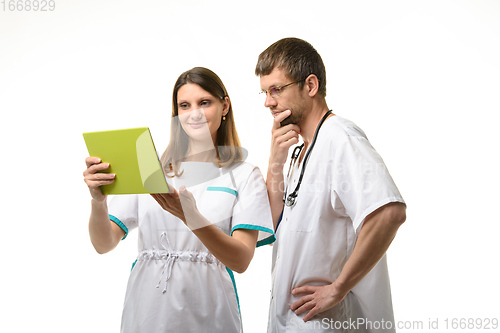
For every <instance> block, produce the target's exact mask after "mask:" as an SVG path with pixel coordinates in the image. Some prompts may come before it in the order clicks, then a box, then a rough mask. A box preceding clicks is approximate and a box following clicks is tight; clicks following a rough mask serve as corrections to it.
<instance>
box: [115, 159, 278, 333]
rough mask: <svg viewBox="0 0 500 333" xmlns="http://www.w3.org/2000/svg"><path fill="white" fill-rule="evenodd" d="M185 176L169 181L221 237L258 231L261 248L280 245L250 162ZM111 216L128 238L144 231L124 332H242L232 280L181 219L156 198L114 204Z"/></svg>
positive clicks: (193, 169) (203, 167) (189, 166)
mask: <svg viewBox="0 0 500 333" xmlns="http://www.w3.org/2000/svg"><path fill="white" fill-rule="evenodd" d="M180 170H184V173H183V175H182V176H181V177H175V178H173V179H170V180H169V182H172V183H173V186H174V187H175V188H176V189H179V187H180V186H182V185H185V186H186V188H187V189H188V190H189V191H190V192H191V193H192V194H193V196H194V197H195V199H196V205H197V207H198V210H199V211H200V213H201V214H202V215H203V216H204V217H206V218H207V219H208V220H209V221H210V222H212V223H213V224H214V225H216V226H217V227H218V228H219V229H220V230H222V231H223V232H224V233H226V234H227V235H232V233H233V232H234V230H236V229H253V230H258V231H259V237H258V243H257V246H260V245H264V244H270V243H272V242H273V241H274V233H273V230H272V218H271V211H270V208H269V200H268V196H267V191H266V186H265V183H264V180H263V177H262V175H261V173H260V171H259V170H258V168H256V167H254V166H252V165H250V164H248V163H244V162H241V163H238V164H235V165H233V166H231V167H227V168H218V167H216V166H214V165H213V164H211V163H201V162H184V163H182V164H181V167H180ZM109 214H110V219H111V220H112V221H114V222H115V223H117V224H118V225H119V226H120V227H121V228H122V229H123V230H124V231H125V232H126V233H127V234H128V233H129V232H130V231H131V230H132V229H135V228H138V231H139V235H138V238H139V254H138V257H137V261H136V263H135V264H134V266H133V269H132V272H131V274H130V278H129V283H128V286H127V292H126V296H125V304H124V309H123V316H122V327H121V331H122V332H124V333H132V332H134V333H138V332H155V333H160V332H176V333H177V332H183V333H184V332H185V333H189V332H193V333H199V332H241V330H242V328H241V327H242V325H241V319H240V313H239V304H238V295H237V292H236V285H235V282H234V277H233V273H232V272H231V270H229V269H228V268H226V267H225V266H224V265H223V264H222V263H221V262H220V261H219V260H218V259H217V258H215V256H214V255H212V254H211V253H210V252H209V251H208V250H207V249H206V247H205V246H204V245H203V243H202V242H201V241H200V240H199V239H198V238H197V237H196V236H195V235H194V234H193V233H192V232H191V230H189V228H188V227H187V226H186V225H184V223H183V222H182V221H181V220H180V219H178V218H176V217H174V216H173V215H171V214H170V213H168V212H166V211H164V210H163V209H162V208H161V207H160V205H159V204H158V203H157V202H156V201H155V200H154V199H153V198H152V197H151V196H150V195H123V196H115V197H112V198H110V201H109ZM125 237H126V236H125ZM125 237H124V238H125Z"/></svg>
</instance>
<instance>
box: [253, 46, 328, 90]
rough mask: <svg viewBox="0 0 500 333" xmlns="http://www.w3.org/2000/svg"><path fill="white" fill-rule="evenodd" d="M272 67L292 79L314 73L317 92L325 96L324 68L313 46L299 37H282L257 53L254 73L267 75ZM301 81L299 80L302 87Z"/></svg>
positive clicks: (298, 78)
mask: <svg viewBox="0 0 500 333" xmlns="http://www.w3.org/2000/svg"><path fill="white" fill-rule="evenodd" d="M274 68H279V69H281V70H283V71H284V72H285V75H286V76H288V77H289V78H290V79H291V80H292V81H298V80H303V79H305V78H307V77H308V76H309V75H311V74H314V75H316V77H317V78H318V80H319V90H318V92H319V94H320V95H321V96H323V97H325V96H326V70H325V65H324V64H323V60H322V59H321V56H320V55H319V53H318V52H317V51H316V49H314V47H313V46H312V45H311V44H309V43H308V42H306V41H305V40H302V39H299V38H283V39H280V40H279V41H277V42H276V43H274V44H272V45H271V46H269V47H268V48H267V49H266V50H265V51H264V52H262V53H261V54H260V55H259V60H258V61H257V66H256V67H255V75H257V76H264V75H269V74H271V72H272V71H273V69H274ZM303 84H304V83H303V82H299V87H300V88H302V86H303Z"/></svg>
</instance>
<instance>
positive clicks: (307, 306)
mask: <svg viewBox="0 0 500 333" xmlns="http://www.w3.org/2000/svg"><path fill="white" fill-rule="evenodd" d="M315 306H316V304H315V303H314V302H311V301H308V302H306V303H304V304H303V305H302V306H300V307H299V308H298V309H296V310H295V311H294V312H295V314H296V315H299V314H301V313H303V312H306V311H309V310H311V309H312V308H314V307H315ZM308 315H309V313H308V314H307V315H306V316H308ZM304 321H306V319H304Z"/></svg>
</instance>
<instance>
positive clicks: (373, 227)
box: [333, 203, 406, 293]
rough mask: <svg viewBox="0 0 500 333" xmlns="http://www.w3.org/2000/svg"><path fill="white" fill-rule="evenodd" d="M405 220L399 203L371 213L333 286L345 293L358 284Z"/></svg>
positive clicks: (381, 255) (402, 207) (376, 261)
mask: <svg viewBox="0 0 500 333" xmlns="http://www.w3.org/2000/svg"><path fill="white" fill-rule="evenodd" d="M405 219H406V206H405V205H404V204H402V203H391V204H388V205H385V206H383V207H382V208H380V209H378V210H377V211H375V212H373V213H372V214H370V215H369V216H368V217H367V218H366V219H365V222H364V224H363V226H362V227H361V231H360V233H359V237H358V240H357V242H356V246H355V247H354V251H353V253H352V255H351V257H350V258H349V260H347V262H346V264H345V265H344V267H343V269H342V271H341V273H340V275H339V277H338V278H337V279H336V281H335V282H334V283H333V284H334V286H335V287H336V288H338V289H340V290H343V291H345V292H346V293H347V292H348V291H349V290H351V289H352V288H353V287H354V286H355V285H356V284H358V283H359V281H361V280H362V279H363V278H364V277H365V276H366V275H367V274H368V273H369V272H370V271H371V270H372V269H373V267H375V265H376V264H377V263H378V262H379V261H380V259H381V258H382V257H383V256H384V254H385V253H386V251H387V249H388V248H389V245H390V244H391V242H392V240H393V239H394V237H395V236H396V233H397V231H398V229H399V227H400V226H401V224H403V222H404V221H405Z"/></svg>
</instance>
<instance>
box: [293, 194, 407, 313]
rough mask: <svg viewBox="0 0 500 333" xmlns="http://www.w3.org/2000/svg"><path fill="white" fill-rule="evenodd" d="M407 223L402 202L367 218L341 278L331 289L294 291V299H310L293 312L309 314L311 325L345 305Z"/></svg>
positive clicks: (302, 288)
mask: <svg viewBox="0 0 500 333" xmlns="http://www.w3.org/2000/svg"><path fill="white" fill-rule="evenodd" d="M405 220H406V206H405V205H404V204H402V203H399V202H394V203H390V204H387V205H385V206H382V207H381V208H379V209H377V210H376V211H375V212H373V213H371V214H370V215H368V216H367V217H366V219H365V222H364V223H363V226H362V227H361V231H360V233H359V237H358V240H357V242H356V246H355V247H354V250H353V252H352V255H351V257H350V258H349V260H347V262H346V263H345V265H344V267H343V268H342V271H341V272H340V275H339V277H338V278H337V279H336V280H335V281H334V282H333V283H332V284H330V285H326V286H309V285H306V286H302V287H298V288H295V289H293V290H292V294H293V295H299V294H307V295H305V296H303V297H301V298H300V299H299V300H298V301H296V302H295V303H293V304H292V305H291V306H290V308H291V309H292V310H293V311H295V313H296V314H300V313H302V312H305V311H309V310H310V311H309V312H308V313H307V314H306V315H305V316H304V319H303V320H304V321H308V320H309V319H311V318H312V317H314V316H315V315H317V314H318V313H321V312H323V311H326V310H328V309H330V308H332V307H334V306H335V305H336V304H338V303H339V302H340V301H342V300H343V299H344V297H345V296H346V295H347V293H348V292H349V291H350V290H351V289H352V288H353V287H354V286H355V285H356V284H358V283H359V281H361V279H363V278H364V277H365V276H366V275H367V274H368V273H369V272H370V271H371V270H372V268H373V267H375V265H376V264H377V263H378V262H379V260H380V259H381V258H382V257H383V256H384V254H385V253H386V251H387V249H388V248H389V245H390V244H391V242H392V240H393V239H394V237H395V236H396V233H397V231H398V229H399V227H400V226H401V225H402V224H403V223H404V221H405Z"/></svg>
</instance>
